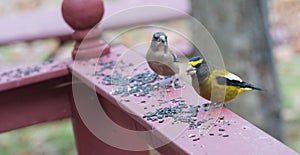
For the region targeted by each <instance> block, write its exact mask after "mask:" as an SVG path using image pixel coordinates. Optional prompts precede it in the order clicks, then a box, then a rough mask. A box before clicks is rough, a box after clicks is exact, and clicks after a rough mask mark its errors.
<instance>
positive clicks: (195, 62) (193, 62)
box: [189, 59, 203, 67]
mask: <svg viewBox="0 0 300 155" xmlns="http://www.w3.org/2000/svg"><path fill="white" fill-rule="evenodd" d="M202 62H203V59H199V60H197V61H190V62H189V64H190V65H192V66H193V67H195V66H197V65H198V64H200V63H202Z"/></svg>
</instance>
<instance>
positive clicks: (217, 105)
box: [203, 102, 224, 111]
mask: <svg viewBox="0 0 300 155" xmlns="http://www.w3.org/2000/svg"><path fill="white" fill-rule="evenodd" d="M223 105H224V102H210V103H205V104H203V107H204V111H209V110H211V109H216V108H220V107H222V106H223Z"/></svg>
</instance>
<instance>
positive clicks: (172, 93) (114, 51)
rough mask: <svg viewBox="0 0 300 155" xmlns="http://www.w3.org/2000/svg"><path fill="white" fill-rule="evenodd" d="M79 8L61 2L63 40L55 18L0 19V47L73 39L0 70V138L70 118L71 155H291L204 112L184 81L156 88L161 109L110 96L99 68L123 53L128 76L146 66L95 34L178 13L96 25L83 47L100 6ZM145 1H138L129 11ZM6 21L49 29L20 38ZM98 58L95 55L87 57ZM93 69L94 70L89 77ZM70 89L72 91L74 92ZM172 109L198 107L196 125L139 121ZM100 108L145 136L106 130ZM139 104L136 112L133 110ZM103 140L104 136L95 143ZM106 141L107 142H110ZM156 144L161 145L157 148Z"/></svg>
mask: <svg viewBox="0 0 300 155" xmlns="http://www.w3.org/2000/svg"><path fill="white" fill-rule="evenodd" d="M158 2H159V3H158ZM80 3H82V1H79V0H64V3H63V9H62V12H63V15H64V19H66V21H67V23H68V24H69V25H70V26H71V27H72V28H73V29H74V30H75V33H73V35H71V32H72V30H70V29H69V28H68V27H67V26H66V25H65V23H64V22H63V21H62V16H61V15H59V14H58V12H55V13H54V14H52V13H49V12H48V13H47V12H45V13H44V14H43V16H41V14H38V15H37V14H26V15H22V16H20V18H18V17H7V18H6V19H1V20H0V21H1V24H0V26H2V27H0V29H1V30H5V32H7V33H3V35H1V38H0V43H1V44H6V43H12V42H14V41H20V40H25V41H26V40H35V39H41V38H47V37H54V36H68V37H67V38H68V39H71V36H72V37H73V39H75V40H76V41H77V44H76V45H75V48H74V50H73V57H72V59H66V60H61V61H48V62H44V63H42V64H39V65H35V66H28V67H24V68H18V69H12V70H7V71H1V73H0V76H1V77H0V100H1V103H0V121H1V122H2V123H1V126H0V132H5V131H10V130H13V129H17V128H21V127H25V126H29V125H34V124H38V123H42V122H47V121H53V120H58V119H62V118H72V120H73V127H74V134H75V138H76V145H77V150H78V153H79V154H84V155H85V154H122V155H123V154H149V151H148V150H147V149H146V148H148V145H151V146H153V147H155V148H156V149H157V150H158V151H159V152H160V153H161V154H272V155H273V154H280V155H281V154H297V153H296V152H294V151H293V150H291V149H290V148H288V147H287V146H285V145H284V144H282V143H281V142H279V141H277V140H276V139H274V138H273V137H271V136H270V135H268V134H266V133H265V132H263V131H261V130H260V129H258V128H257V127H255V126H254V125H252V124H251V123H249V122H247V121H246V120H244V119H242V118H241V117H239V116H238V115H236V114H235V113H233V112H231V111H230V110H228V109H226V108H225V107H222V108H217V109H213V110H210V111H205V110H204V107H203V104H204V103H205V101H204V100H203V99H202V98H200V97H198V95H197V94H195V93H193V92H194V90H193V88H191V87H190V86H189V85H187V84H185V83H184V82H181V84H182V85H185V87H184V88H179V89H176V90H174V89H165V88H161V89H162V91H159V92H162V93H161V94H159V95H163V96H165V98H164V99H165V101H166V103H164V104H162V103H161V101H159V100H155V99H153V98H151V97H139V96H138V95H135V96H133V95H132V96H131V97H126V95H125V96H124V97H121V96H120V95H114V94H113V93H112V91H113V90H115V89H116V87H117V86H116V85H109V84H107V83H103V81H105V80H104V78H107V77H109V76H111V75H114V74H115V73H114V72H113V70H112V68H111V67H107V65H105V63H110V65H117V64H115V63H112V62H116V61H117V59H119V58H120V57H122V55H123V57H122V58H123V60H124V61H123V64H125V66H126V64H128V69H131V70H130V71H132V72H133V73H134V74H139V73H144V72H145V69H144V68H147V65H142V67H141V66H137V65H136V64H131V65H129V64H130V63H132V58H135V59H136V60H135V61H137V62H143V61H144V58H143V57H141V56H136V55H134V52H129V51H130V49H128V48H127V47H125V46H123V45H107V44H106V43H105V41H100V40H101V39H100V36H101V32H102V31H98V30H101V29H103V30H105V29H108V28H116V27H121V26H131V25H137V24H141V23H146V22H153V21H159V20H166V19H174V18H180V17H182V15H173V14H166V15H165V16H155V17H153V16H152V13H151V12H148V13H146V14H144V16H143V17H140V18H130V20H121V19H122V18H120V21H115V23H107V24H106V25H101V22H100V24H99V26H100V29H96V30H93V31H95V33H94V35H92V36H91V37H90V38H89V41H87V42H85V43H83V44H81V43H82V39H84V37H85V36H86V33H87V32H89V31H90V30H91V29H92V28H93V26H94V25H96V24H97V23H98V22H99V21H101V19H102V15H103V11H104V8H103V5H102V1H101V0H90V1H86V2H84V3H82V4H80ZM147 3H148V2H140V3H138V4H136V5H144V4H147ZM155 3H156V4H159V5H163V6H168V7H173V8H176V9H179V10H181V11H183V12H187V13H189V11H190V10H189V9H190V6H189V1H185V0H180V1H176V3H175V2H174V1H172V0H167V1H163V2H162V1H158V0H157V1H152V2H151V4H155ZM78 4H80V5H78ZM132 6H134V5H133V4H127V3H126V2H124V4H119V3H118V4H116V5H107V6H106V7H105V8H106V15H104V18H106V17H108V16H109V15H111V14H113V13H114V12H116V11H118V10H120V9H121V8H127V7H132ZM83 10H84V11H83ZM82 11H83V12H82ZM31 17H35V18H31ZM8 18H15V19H16V20H14V21H17V22H20V23H23V22H22V20H32V21H30V22H28V23H27V22H26V25H29V27H30V25H36V24H38V23H43V21H45V20H47V21H49V23H48V24H50V25H48V27H43V26H42V27H40V30H39V29H38V28H37V29H28V31H27V32H26V33H25V32H22V31H21V28H18V27H17V25H22V24H15V23H14V24H12V23H10V22H9V21H7V20H8ZM33 19H36V20H35V21H34V20H33ZM87 19H88V20H87ZM86 20H87V21H86ZM50 21H51V22H50ZM3 22H4V23H3ZM10 31H14V32H15V33H14V35H12V34H11V33H9V32H10ZM64 38H65V37H64ZM79 45H80V46H83V47H84V48H82V47H79ZM182 46H184V45H182ZM183 49H185V50H186V51H183V52H184V53H189V52H190V51H191V48H183ZM101 51H102V53H101ZM99 53H101V54H102V57H100V58H99V59H98V58H94V57H96V56H98V55H99ZM124 55H125V56H124ZM86 58H90V59H89V60H87V59H86ZM75 59H76V60H75ZM99 62H101V63H99ZM104 68H105V69H104ZM95 69H96V71H98V72H95ZM100 70H101V71H100ZM126 71H127V72H128V70H126ZM95 73H96V74H95ZM78 90H80V92H79V93H78V92H77V91H78ZM182 94H184V95H182ZM178 97H182V98H178ZM98 101H99V102H98ZM137 102H139V103H137ZM140 103H142V105H141V104H140ZM179 103H185V104H187V105H188V104H191V105H192V104H194V105H200V106H201V107H200V108H199V109H198V110H199V111H196V114H197V117H193V118H194V119H197V122H195V123H194V124H193V123H192V126H190V125H191V122H189V124H186V123H184V121H181V122H180V121H179V122H178V123H171V122H172V121H173V120H172V117H170V118H166V119H164V121H161V120H162V119H160V121H159V122H158V121H155V119H154V120H151V119H152V118H150V117H151V116H147V115H145V114H146V113H147V112H149V111H150V112H155V111H156V110H157V109H159V108H165V107H174V106H176V105H179ZM100 105H101V107H102V108H103V109H104V111H105V113H104V114H106V115H108V116H109V118H110V119H111V120H113V122H114V123H116V124H117V125H119V126H121V127H123V128H127V129H130V130H129V131H128V133H131V132H133V131H150V132H146V134H142V133H140V132H137V133H136V134H131V135H130V136H129V135H128V134H124V133H123V134H122V132H123V131H121V130H118V128H113V126H114V123H113V122H111V121H108V120H106V119H104V117H102V115H100V114H103V113H101V112H99V111H97V109H96V108H97V107H98V106H100ZM141 106H142V108H136V107H141ZM183 106H184V104H183ZM95 107H96V108H95ZM147 118H149V120H147ZM190 118H192V117H190ZM87 119H88V120H89V121H91V122H92V127H91V124H89V123H90V122H89V121H86V120H87ZM95 128H96V130H95ZM174 129H181V130H180V132H178V133H176V134H175V136H174V135H172V134H171V133H172V131H175V130H174ZM99 134H100V135H99ZM103 135H104V137H101V136H103ZM114 135H117V137H116V136H114ZM105 136H106V137H105ZM107 136H112V137H111V139H110V138H107ZM105 138H106V139H105ZM116 138H117V139H116ZM110 140H111V141H112V143H111V144H110V143H109V142H110ZM164 142H165V144H166V145H162V144H163V143H164ZM117 144H118V145H117ZM119 144H121V146H120V145H119ZM160 145H161V146H160ZM118 146H119V147H118ZM135 146H139V147H135ZM157 146H160V147H157ZM126 148H127V149H126ZM138 148H140V149H138ZM143 149H144V150H143Z"/></svg>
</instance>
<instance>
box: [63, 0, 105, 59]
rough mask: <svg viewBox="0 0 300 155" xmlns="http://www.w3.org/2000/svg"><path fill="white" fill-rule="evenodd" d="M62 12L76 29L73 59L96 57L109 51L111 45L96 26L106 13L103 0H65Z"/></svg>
mask: <svg viewBox="0 0 300 155" xmlns="http://www.w3.org/2000/svg"><path fill="white" fill-rule="evenodd" d="M62 14H63V17H64V19H65V21H66V22H67V23H68V24H69V26H70V27H72V28H73V29H74V30H75V32H74V33H73V39H74V40H76V44H75V48H74V50H73V52H72V58H73V59H75V57H76V59H85V58H94V57H99V56H100V55H104V54H107V53H109V46H108V45H107V43H106V42H105V41H104V40H101V39H100V36H101V33H102V31H101V30H100V29H99V28H98V27H95V26H97V24H98V23H99V22H100V21H101V19H102V17H103V14H104V6H103V1H102V0H88V1H82V0H64V1H63V4H62Z"/></svg>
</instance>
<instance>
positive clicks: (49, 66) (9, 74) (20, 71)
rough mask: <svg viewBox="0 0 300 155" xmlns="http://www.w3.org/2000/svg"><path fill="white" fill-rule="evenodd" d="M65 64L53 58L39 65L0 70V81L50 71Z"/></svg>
mask: <svg viewBox="0 0 300 155" xmlns="http://www.w3.org/2000/svg"><path fill="white" fill-rule="evenodd" d="M62 66H65V63H64V62H63V63H57V62H55V61H53V60H49V61H45V62H43V63H42V64H41V65H34V66H28V67H24V68H16V69H13V70H9V71H5V72H0V82H1V81H4V82H8V81H12V80H15V79H18V78H22V77H26V76H30V75H33V74H36V73H39V72H42V71H44V72H46V71H47V70H49V71H51V70H53V69H56V68H59V67H62Z"/></svg>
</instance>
